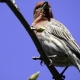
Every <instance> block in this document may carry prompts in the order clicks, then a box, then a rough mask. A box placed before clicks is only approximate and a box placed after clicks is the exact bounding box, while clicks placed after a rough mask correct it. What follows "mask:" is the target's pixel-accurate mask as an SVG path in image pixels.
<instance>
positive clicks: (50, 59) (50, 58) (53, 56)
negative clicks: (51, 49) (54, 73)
mask: <svg viewBox="0 0 80 80" xmlns="http://www.w3.org/2000/svg"><path fill="white" fill-rule="evenodd" d="M56 56H57V55H51V56H48V58H49V61H50V64H49V66H51V65H52V63H53V62H52V58H55V57H56Z"/></svg>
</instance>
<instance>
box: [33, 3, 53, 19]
mask: <svg viewBox="0 0 80 80" xmlns="http://www.w3.org/2000/svg"><path fill="white" fill-rule="evenodd" d="M33 15H34V20H35V19H37V18H38V17H40V15H41V17H40V18H39V19H40V20H44V19H45V20H50V18H53V15H52V10H51V6H50V4H49V3H48V2H38V3H37V4H36V6H35V8H34V13H33Z"/></svg>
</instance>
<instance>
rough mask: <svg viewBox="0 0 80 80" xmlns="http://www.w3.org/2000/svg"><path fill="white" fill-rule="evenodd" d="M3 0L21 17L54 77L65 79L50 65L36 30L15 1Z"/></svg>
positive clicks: (60, 79) (59, 79)
mask: <svg viewBox="0 0 80 80" xmlns="http://www.w3.org/2000/svg"><path fill="white" fill-rule="evenodd" d="M3 1H5V2H6V4H7V5H8V6H9V8H10V9H11V10H12V11H13V13H14V14H15V15H16V17H17V18H18V19H19V21H20V22H21V23H22V25H23V26H24V28H25V29H26V31H27V32H28V34H29V35H30V37H31V39H32V40H33V42H34V44H35V46H36V48H37V50H38V52H39V53H40V55H41V57H42V59H43V61H44V63H45V64H46V66H47V68H48V69H49V71H50V72H51V74H52V76H53V77H54V79H55V80H63V79H62V77H61V76H60V74H59V73H58V71H57V70H56V68H55V67H54V66H53V65H51V66H49V64H50V61H49V59H48V57H47V55H46V54H45V51H44V50H43V48H42V46H41V44H40V42H39V40H38V38H37V37H36V35H35V34H34V32H33V31H32V30H31V29H30V26H29V24H28V23H27V22H26V20H25V18H24V17H23V16H22V14H21V13H20V11H19V10H17V8H16V7H15V6H14V5H13V3H12V2H11V1H10V0H0V2H3Z"/></svg>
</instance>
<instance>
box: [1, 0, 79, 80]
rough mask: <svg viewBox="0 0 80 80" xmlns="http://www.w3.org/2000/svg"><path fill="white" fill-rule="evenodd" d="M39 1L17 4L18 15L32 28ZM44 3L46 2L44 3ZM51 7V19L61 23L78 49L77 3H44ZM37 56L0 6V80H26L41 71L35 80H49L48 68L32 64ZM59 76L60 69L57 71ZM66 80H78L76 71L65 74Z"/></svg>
mask: <svg viewBox="0 0 80 80" xmlns="http://www.w3.org/2000/svg"><path fill="white" fill-rule="evenodd" d="M39 1H40V0H34V1H32V0H23V1H22V0H16V3H17V5H18V7H19V8H20V11H21V13H22V14H23V16H24V17H25V19H26V20H27V21H28V23H29V24H30V25H31V23H32V21H33V9H34V6H35V4H36V3H37V2H39ZM43 1H45V0H43ZM46 1H48V2H49V3H50V4H51V7H52V11H53V15H54V18H55V19H57V20H59V21H60V22H62V23H63V24H64V25H65V26H66V27H67V28H68V29H69V31H70V32H71V34H72V35H73V37H74V39H75V40H76V42H77V43H78V45H80V0H46ZM33 56H39V53H38V51H37V49H36V47H35V45H34V43H33V41H32V40H31V38H30V36H29V35H28V33H27V32H26V30H25V29H24V27H23V25H22V24H21V23H20V22H19V20H18V19H17V18H16V16H15V15H14V14H13V12H12V11H11V10H10V9H9V7H8V6H7V5H6V4H5V3H0V80H27V79H28V78H29V76H30V75H31V74H33V73H35V72H37V71H40V76H39V78H38V80H44V79H45V80H51V79H52V75H51V73H50V72H49V70H48V69H47V67H46V66H45V65H44V66H40V61H34V60H32V57H33ZM57 69H58V71H59V72H61V71H62V70H63V68H60V67H59V68H57ZM65 75H66V79H65V80H80V73H79V71H78V70H77V69H76V68H75V67H69V68H68V69H67V71H66V72H65Z"/></svg>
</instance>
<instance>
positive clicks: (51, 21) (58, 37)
mask: <svg viewBox="0 0 80 80" xmlns="http://www.w3.org/2000/svg"><path fill="white" fill-rule="evenodd" d="M31 29H32V30H33V31H34V33H35V35H36V36H37V38H38V40H39V42H40V43H41V45H42V47H43V49H44V51H45V53H46V55H47V56H49V57H50V58H51V60H52V64H53V65H54V66H56V67H69V66H75V67H76V68H77V69H78V70H79V71H80V47H79V45H78V44H77V42H76V41H75V39H74V38H73V36H72V35H71V33H70V31H69V30H68V29H67V27H65V26H64V25H63V24H62V23H61V22H60V21H58V20H56V19H55V18H54V16H53V13H52V9H51V5H50V4H49V2H47V1H41V2H38V3H37V4H36V6H35V7H34V11H33V22H32V24H31Z"/></svg>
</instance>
